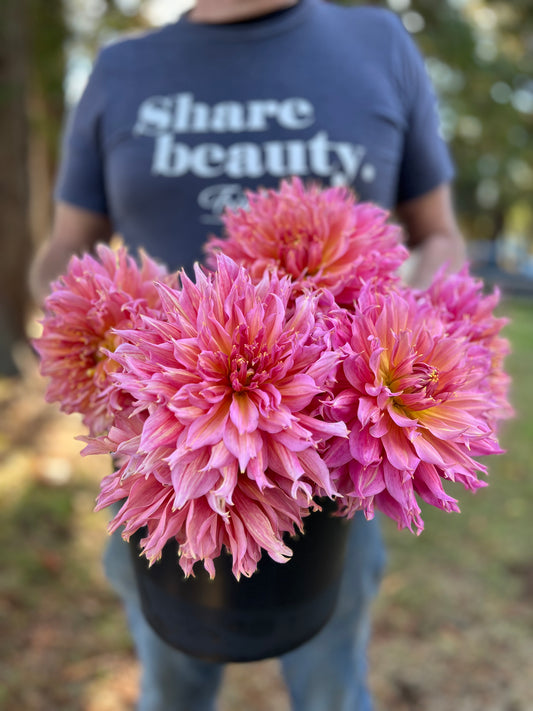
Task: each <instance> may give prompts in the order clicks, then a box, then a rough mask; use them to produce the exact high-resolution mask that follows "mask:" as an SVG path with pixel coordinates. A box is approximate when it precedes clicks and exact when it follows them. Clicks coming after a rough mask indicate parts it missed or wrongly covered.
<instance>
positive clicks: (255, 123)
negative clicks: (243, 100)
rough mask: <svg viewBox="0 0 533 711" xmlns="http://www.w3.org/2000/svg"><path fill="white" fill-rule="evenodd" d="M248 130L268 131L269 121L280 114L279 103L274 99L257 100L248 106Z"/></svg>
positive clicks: (250, 102)
mask: <svg viewBox="0 0 533 711" xmlns="http://www.w3.org/2000/svg"><path fill="white" fill-rule="evenodd" d="M246 108H247V117H246V128H247V130H248V131H266V130H267V129H268V119H269V118H275V116H276V115H277V112H278V102H277V101H274V99H266V100H265V101H262V100H260V99H256V100H254V101H248V103H247V104H246Z"/></svg>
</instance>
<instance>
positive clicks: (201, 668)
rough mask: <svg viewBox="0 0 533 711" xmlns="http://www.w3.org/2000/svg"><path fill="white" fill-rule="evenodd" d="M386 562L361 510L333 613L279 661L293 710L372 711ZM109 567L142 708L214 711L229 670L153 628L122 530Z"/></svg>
mask: <svg viewBox="0 0 533 711" xmlns="http://www.w3.org/2000/svg"><path fill="white" fill-rule="evenodd" d="M384 561H385V554H384V548H383V544H382V539H381V534H380V530H379V523H378V521H377V520H373V521H366V520H365V518H364V516H363V515H362V514H361V513H360V512H358V513H357V514H356V515H355V517H354V520H353V523H352V526H351V530H350V533H349V540H348V550H347V556H346V566H345V570H344V574H343V580H342V585H341V590H340V596H339V601H338V604H337V607H336V611H335V613H334V614H333V616H332V618H331V619H330V620H329V622H328V623H327V624H326V626H325V627H324V628H323V629H322V630H321V631H320V632H319V633H318V634H317V635H316V636H315V637H314V638H313V639H311V640H310V641H309V642H306V643H305V644H303V645H302V646H300V647H298V648H297V649H295V650H293V651H292V652H289V653H287V654H284V655H282V656H281V658H280V661H281V668H282V672H283V676H284V679H285V682H286V685H287V689H288V692H289V696H290V699H291V708H292V709H293V711H371V708H372V702H371V699H370V694H369V692H368V688H367V684H366V673H367V669H366V646H367V642H368V637H369V629H370V619H369V612H370V610H369V608H370V604H371V602H372V600H373V598H374V596H375V595H376V592H377V590H378V587H379V582H380V579H381V575H382V570H383V566H384ZM104 563H105V569H106V574H107V576H108V578H109V580H110V582H111V583H112V585H113V587H114V588H115V590H116V591H117V592H118V594H119V595H120V597H121V598H122V600H123V602H124V605H125V608H126V614H127V616H128V622H129V626H130V630H131V633H132V636H133V639H134V642H135V646H136V649H137V654H138V656H139V661H140V663H141V666H142V678H141V691H140V698H139V705H138V711H214V709H215V708H216V694H217V690H218V688H219V686H220V683H221V681H222V674H223V670H224V665H222V664H217V663H213V662H205V661H202V660H199V659H196V658H194V657H190V656H188V655H186V654H183V653H182V652H179V651H177V650H176V649H174V648H172V647H170V646H168V645H167V644H166V643H165V642H163V641H162V640H161V639H160V638H159V637H158V636H157V635H156V633H155V632H153V631H152V628H151V627H150V626H149V625H148V623H147V622H146V621H145V619H144V617H143V614H142V612H141V608H140V601H139V597H138V594H137V588H136V584H135V577H134V572H133V569H132V563H131V558H130V552H129V550H128V546H127V545H126V544H124V543H123V541H122V539H121V538H120V535H119V534H118V533H115V534H114V535H113V536H112V537H111V540H110V543H109V546H108V548H107V551H106V554H105V558H104Z"/></svg>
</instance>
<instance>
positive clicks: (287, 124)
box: [278, 99, 315, 131]
mask: <svg viewBox="0 0 533 711" xmlns="http://www.w3.org/2000/svg"><path fill="white" fill-rule="evenodd" d="M314 120H315V117H314V109H313V105H312V104H311V103H309V101H307V100H306V99H285V101H282V102H281V104H280V107H279V111H278V121H279V125H280V126H283V128H290V129H291V130H293V131H295V130H297V129H299V128H306V127H307V126H310V125H311V124H312V123H313V122H314Z"/></svg>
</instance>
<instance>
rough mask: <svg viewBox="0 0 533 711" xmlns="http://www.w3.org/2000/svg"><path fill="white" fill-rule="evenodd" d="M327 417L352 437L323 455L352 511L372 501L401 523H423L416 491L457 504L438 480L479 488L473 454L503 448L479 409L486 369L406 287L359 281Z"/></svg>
mask: <svg viewBox="0 0 533 711" xmlns="http://www.w3.org/2000/svg"><path fill="white" fill-rule="evenodd" d="M343 350H344V353H345V355H346V358H345V360H344V361H343V364H342V372H343V376H342V377H341V378H339V382H338V386H337V390H336V393H335V397H334V398H333V400H332V401H331V402H330V403H329V404H328V405H327V409H328V411H329V417H331V418H332V419H338V420H341V421H344V422H346V424H347V425H348V428H349V430H350V435H349V439H348V440H347V441H346V440H337V441H333V442H332V443H331V446H330V447H329V448H328V451H327V453H326V455H325V460H326V463H327V464H328V466H329V467H330V469H331V470H332V475H333V476H334V478H335V479H336V485H337V488H338V489H339V491H340V492H341V494H342V495H343V497H344V498H343V500H342V510H343V512H344V513H345V514H347V515H351V514H352V513H353V511H355V510H356V509H359V508H362V509H364V510H365V512H366V514H367V516H369V517H371V516H372V515H373V513H374V507H377V508H378V509H380V510H381V511H383V512H384V513H385V514H386V515H388V516H389V517H391V518H393V519H395V520H396V521H397V523H398V525H399V527H400V528H403V527H408V528H410V529H411V530H412V526H413V525H414V527H415V528H416V530H417V531H418V532H420V531H421V530H422V529H423V521H422V517H421V511H420V507H419V505H418V502H417V495H418V496H419V497H420V498H421V499H422V500H423V501H425V502H427V503H429V504H431V505H433V506H437V507H438V508H441V509H444V510H446V511H458V510H459V509H458V507H457V502H456V500H455V499H453V498H452V497H451V496H449V495H448V494H447V493H446V492H445V491H444V488H443V485H442V482H443V480H450V481H456V482H460V483H461V484H463V485H464V486H465V487H466V488H468V489H470V490H476V489H477V488H479V487H481V486H484V485H485V483H484V482H483V481H481V480H479V479H478V476H477V474H478V472H480V473H486V467H485V466H484V465H482V464H480V463H478V462H476V461H475V460H474V459H473V457H475V456H477V455H484V454H492V453H499V452H501V450H500V448H499V446H498V443H497V441H496V437H495V435H494V431H493V428H492V426H491V424H492V423H491V421H490V419H488V418H487V417H486V416H485V413H486V409H487V394H486V391H485V387H484V386H483V379H484V377H485V373H484V371H483V368H480V367H479V359H478V355H479V354H478V353H474V352H472V349H471V348H469V343H468V339H467V338H466V337H465V335H464V334H463V333H462V332H461V329H460V328H459V329H457V331H455V332H454V329H453V328H450V324H449V322H448V321H447V319H443V318H441V314H440V313H439V311H438V309H436V308H435V307H434V306H433V304H431V302H430V301H429V300H426V299H419V298H417V297H416V296H415V294H414V293H413V292H412V291H409V290H407V289H405V290H401V289H398V288H396V289H390V290H380V289H378V288H377V287H376V286H375V285H368V286H366V287H365V288H364V289H363V290H362V292H361V294H360V297H359V299H358V300H357V302H356V305H355V311H354V313H353V315H352V327H351V337H350V340H349V342H347V343H346V345H345V346H344V349H343Z"/></svg>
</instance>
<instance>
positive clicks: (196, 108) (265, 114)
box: [134, 92, 315, 136]
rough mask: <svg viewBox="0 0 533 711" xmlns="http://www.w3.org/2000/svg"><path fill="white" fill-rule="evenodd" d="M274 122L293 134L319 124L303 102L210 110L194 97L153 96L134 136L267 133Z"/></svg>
mask: <svg viewBox="0 0 533 711" xmlns="http://www.w3.org/2000/svg"><path fill="white" fill-rule="evenodd" d="M270 121H274V122H276V123H277V124H278V125H279V126H281V127H282V128H287V129H289V130H291V131H295V130H298V129H302V128H306V127H307V126H310V125H311V124H313V123H314V121H315V115H314V108H313V105H312V104H311V103H310V102H309V101H307V99H303V98H298V97H294V98H290V99H284V100H283V101H277V100H275V99H254V100H252V101H247V102H245V103H241V102H239V101H221V102H220V103H218V104H215V105H214V106H212V107H211V106H209V105H208V104H205V103H203V102H201V101H196V100H195V98H194V96H193V94H191V93H189V92H183V93H180V94H175V95H174V96H152V97H150V98H148V99H146V100H145V101H143V103H142V104H141V105H140V107H139V111H138V115H137V122H136V124H135V128H134V133H135V134H143V135H146V136H157V135H159V134H161V133H162V132H166V131H171V130H172V131H174V133H208V132H213V133H243V132H244V131H266V130H268V128H269V122H270Z"/></svg>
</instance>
